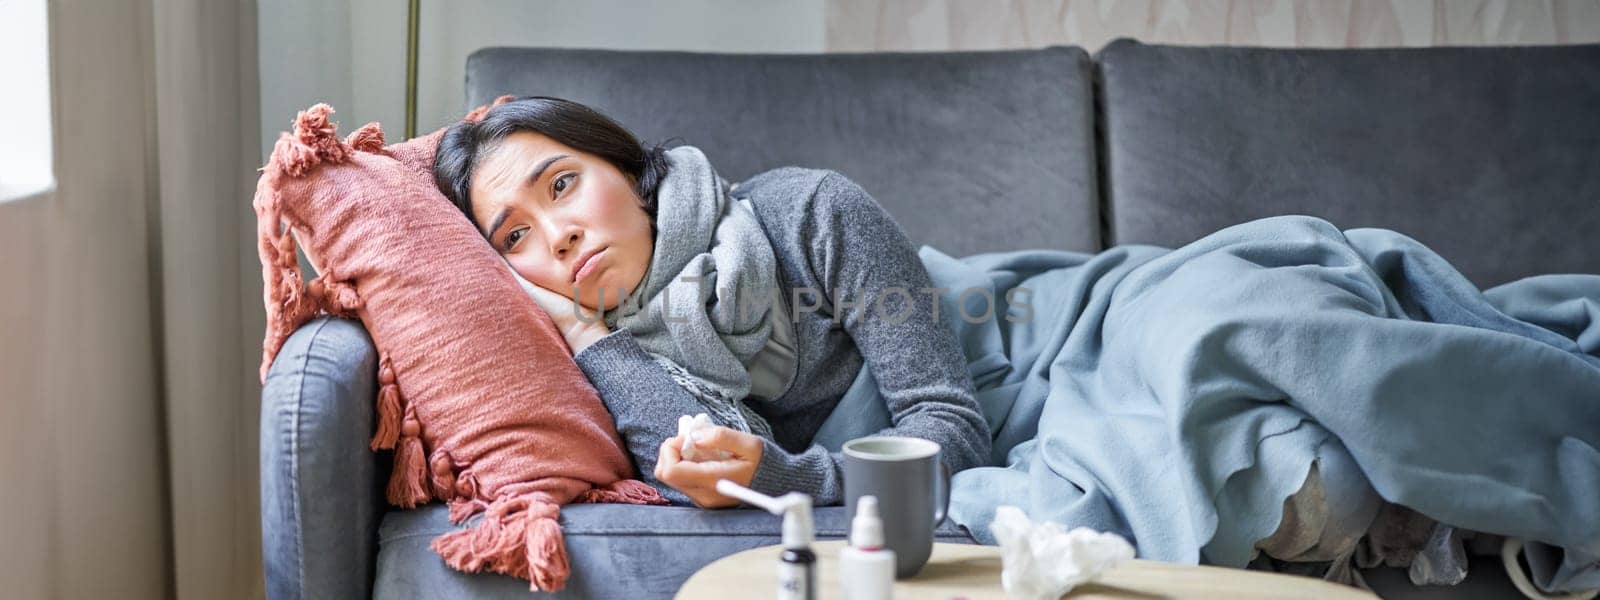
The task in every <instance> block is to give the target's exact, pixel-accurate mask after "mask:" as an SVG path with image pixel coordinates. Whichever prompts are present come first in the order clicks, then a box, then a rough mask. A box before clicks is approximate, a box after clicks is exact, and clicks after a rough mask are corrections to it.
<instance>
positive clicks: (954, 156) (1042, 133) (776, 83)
mask: <svg viewBox="0 0 1600 600" xmlns="http://www.w3.org/2000/svg"><path fill="white" fill-rule="evenodd" d="M1091 87H1092V85H1091V82H1090V63H1089V57H1088V55H1087V54H1086V53H1085V52H1084V51H1083V50H1081V49H1078V48H1062V47H1056V48H1046V49H1041V50H1025V51H1006V52H966V53H915V54H896V53H880V54H823V55H795V54H788V55H781V54H774V55H756V54H739V55H734V54H704V53H689V52H638V51H606V50H571V49H544V48H488V49H483V50H479V51H477V52H476V53H474V54H473V55H472V56H471V57H469V58H468V59H467V99H466V106H476V105H479V104H483V103H485V102H488V101H490V100H491V99H493V98H495V97H496V96H499V95H501V94H513V95H518V96H523V95H546V96H558V97H562V98H566V99H568V100H573V101H577V102H581V103H584V104H587V105H589V106H591V107H593V108H595V109H597V110H599V111H600V112H602V113H605V114H606V115H608V116H610V117H612V118H614V119H616V120H617V121H618V122H620V123H622V124H623V125H624V126H626V127H628V128H629V129H631V130H632V131H633V132H634V133H635V134H636V135H638V136H639V137H640V138H641V139H643V140H645V141H646V142H647V143H651V142H663V141H668V140H669V138H677V139H676V140H672V143H671V145H677V144H679V143H683V144H690V145H694V146H697V147H699V148H700V149H702V150H704V151H705V153H706V155H707V156H708V157H710V159H711V161H712V163H713V164H715V165H716V166H717V170H718V171H719V172H720V173H722V175H723V176H724V177H727V178H728V180H729V181H740V180H743V179H745V178H747V177H749V176H750V175H753V174H755V173H758V172H760V171H764V170H767V169H772V168H776V167H782V166H789V165H796V166H803V167H816V168H827V169H833V170H836V171H839V172H841V173H844V174H845V175H846V176H848V177H850V179H851V180H853V181H855V182H856V183H858V184H860V185H861V186H862V187H863V188H865V189H866V190H867V192H869V193H871V194H872V195H873V197H875V198H877V200H878V201H879V202H880V203H881V204H883V205H884V206H885V207H886V208H887V209H888V210H889V212H890V213H891V214H893V215H894V217H895V220H896V221H898V222H899V223H900V225H901V226H902V227H904V228H905V229H906V231H907V233H908V234H909V235H910V237H911V240H912V242H913V243H917V244H931V245H933V246H936V247H938V248H939V249H941V250H944V251H945V252H947V253H952V254H956V255H961V254H969V253H974V252H983V251H996V250H1008V249H1016V248H1056V249H1066V250H1095V249H1097V248H1098V247H1099V245H1100V240H1099V235H1098V231H1099V214H1098V211H1097V208H1096V204H1097V196H1098V194H1097V191H1096V189H1095V167H1094V165H1095V158H1094V138H1093V131H1094V130H1093V121H1092V118H1093V110H1092V105H1091Z"/></svg>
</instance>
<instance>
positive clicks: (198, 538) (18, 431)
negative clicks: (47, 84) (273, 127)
mask: <svg viewBox="0 0 1600 600" xmlns="http://www.w3.org/2000/svg"><path fill="white" fill-rule="evenodd" d="M49 36H50V61H51V90H50V92H51V97H52V105H53V115H52V118H53V121H54V124H53V128H52V130H53V134H54V142H55V153H54V163H55V171H56V181H57V187H56V190H55V191H54V192H53V193H50V194H47V195H44V196H40V197H35V198H31V199H28V200H24V201H20V202H9V203H3V204H0V325H3V331H0V540H3V541H0V586H3V589H0V596H3V597H6V598H167V597H173V596H177V597H183V598H255V597H261V596H263V593H262V584H261V560H260V534H259V517H258V516H257V514H258V509H257V504H258V502H257V483H256V482H257V475H256V472H257V461H256V439H257V436H256V423H257V410H258V406H259V395H260V394H259V389H258V386H257V385H256V383H255V381H256V377H255V361H257V360H259V356H260V349H259V339H260V333H261V315H260V313H261V300H260V291H259V290H260V283H259V282H260V279H259V276H258V275H257V273H258V272H259V271H258V267H256V259H255V254H254V240H255V234H254V227H253V221H254V217H253V214H252V212H251V208H250V203H249V200H250V190H251V189H252V187H253V183H254V180H255V174H254V168H255V167H256V166H258V163H259V145H258V142H259V133H258V131H259V130H258V127H257V124H258V123H259V116H258V114H257V109H256V105H257V102H258V90H257V87H256V86H257V83H256V82H257V81H258V80H257V66H256V58H257V57H256V51H255V40H256V6H255V3H254V2H253V1H249V0H246V1H238V0H229V1H226V2H212V1H202V0H129V1H116V2H106V1H101V0H52V1H51V2H50V4H49Z"/></svg>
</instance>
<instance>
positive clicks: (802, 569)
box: [717, 479, 817, 600]
mask: <svg viewBox="0 0 1600 600" xmlns="http://www.w3.org/2000/svg"><path fill="white" fill-rule="evenodd" d="M717 491H718V492H720V493H721V494H722V495H724V496H728V497H731V498H738V499H739V500H742V501H744V502H745V503H748V504H751V505H754V506H759V507H761V508H764V509H766V510H767V512H770V513H772V514H775V515H783V554H780V555H779V556H778V599H779V600H816V597H817V553H815V552H812V551H811V542H812V541H813V540H815V539H816V528H815V526H814V525H813V524H812V522H811V496H807V495H805V494H801V493H798V492H789V493H787V494H784V495H783V496H780V497H778V498H773V497H772V496H768V495H766V494H763V493H760V492H757V491H755V490H752V489H750V488H747V487H744V486H742V485H739V484H737V483H734V482H732V481H728V480H726V479H723V480H721V481H718V482H717Z"/></svg>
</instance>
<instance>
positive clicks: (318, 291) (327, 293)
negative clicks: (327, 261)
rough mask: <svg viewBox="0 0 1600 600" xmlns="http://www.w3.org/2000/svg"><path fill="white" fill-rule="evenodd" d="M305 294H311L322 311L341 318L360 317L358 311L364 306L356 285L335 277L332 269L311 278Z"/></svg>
mask: <svg viewBox="0 0 1600 600" xmlns="http://www.w3.org/2000/svg"><path fill="white" fill-rule="evenodd" d="M306 294H307V295H308V296H311V297H312V298H313V299H314V300H315V302H316V305H317V306H319V307H321V308H322V310H323V311H325V312H327V313H328V314H330V315H333V316H336V317H339V318H342V319H355V318H360V316H361V315H360V311H361V309H362V308H363V307H364V306H365V303H363V302H362V300H361V294H359V293H357V292H356V286H355V285H353V284H351V283H350V282H349V281H341V280H339V279H336V278H335V277H334V276H333V271H328V272H326V273H323V274H322V275H320V276H318V277H317V278H316V279H313V280H311V284H310V285H309V286H307V287H306Z"/></svg>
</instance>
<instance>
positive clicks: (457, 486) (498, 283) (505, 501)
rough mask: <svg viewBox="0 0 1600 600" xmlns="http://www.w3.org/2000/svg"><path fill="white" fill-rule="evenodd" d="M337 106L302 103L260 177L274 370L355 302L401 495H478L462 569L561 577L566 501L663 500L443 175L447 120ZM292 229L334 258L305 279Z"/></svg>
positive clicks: (447, 540)
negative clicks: (288, 345)
mask: <svg viewBox="0 0 1600 600" xmlns="http://www.w3.org/2000/svg"><path fill="white" fill-rule="evenodd" d="M332 112H333V110H332V109H331V108H329V107H328V106H327V105H325V104H318V105H316V106H314V107H312V108H311V109H309V110H307V111H304V112H302V113H300V114H299V116H298V117H297V118H296V119H295V123H294V131H293V132H292V133H285V134H283V136H282V137H281V139H279V141H278V142H277V146H276V147H275V148H274V149H273V152H272V157H271V159H270V160H269V161H268V163H267V165H266V166H265V167H263V168H262V175H261V179H260V181H259V182H258V184H257V186H256V195H255V202H254V204H255V210H256V217H257V226H258V233H259V235H260V253H261V263H262V276H263V279H264V281H265V291H264V296H265V301H266V309H267V317H268V318H267V331H266V339H265V341H264V343H263V357H262V358H263V361H262V365H261V373H262V376H263V378H264V377H265V375H266V372H267V369H268V367H270V366H271V363H272V359H273V357H274V356H275V355H276V353H277V351H278V349H279V348H280V347H281V346H282V345H283V342H284V340H285V339H287V338H288V336H289V334H290V333H292V332H293V331H294V330H295V328H297V327H298V326H299V325H300V324H301V323H304V322H305V321H306V320H307V319H309V318H311V317H313V316H315V315H317V314H318V313H321V312H328V313H332V314H336V315H341V316H356V317H359V318H360V319H361V321H362V323H364V324H365V325H366V327H367V330H368V331H369V332H370V333H371V334H372V339H373V342H374V343H375V345H376V346H377V348H378V352H379V374H378V377H379V383H380V385H381V386H382V387H381V388H380V392H379V395H378V431H377V433H376V434H375V435H374V436H373V438H372V448H373V449H374V450H379V449H388V448H393V449H394V450H395V454H394V468H393V472H392V474H391V477H390V480H389V485H388V490H387V492H388V493H387V495H388V499H389V502H391V503H393V504H395V505H397V506H401V507H405V508H411V507H414V506H416V505H418V504H421V503H425V502H427V501H429V499H430V498H432V499H438V500H441V501H444V502H448V503H449V507H450V516H451V520H452V521H454V522H456V523H461V522H463V521H465V520H467V518H468V517H471V516H473V515H476V514H479V513H482V514H483V516H482V517H481V518H480V519H479V520H478V521H477V522H476V523H475V524H473V526H471V527H469V528H464V529H459V530H456V531H454V532H451V533H448V534H445V535H442V536H440V537H439V538H437V539H435V540H434V541H433V544H432V546H433V549H434V551H436V552H438V553H439V554H440V556H442V557H444V559H445V562H446V563H448V564H449V565H450V566H451V567H454V568H456V569H459V570H463V571H468V572H476V571H481V570H490V571H494V572H497V573H504V574H508V575H513V576H517V577H522V578H526V579H529V580H530V581H531V582H532V587H533V589H537V590H558V589H560V588H561V587H562V585H563V583H564V582H565V580H566V577H567V574H568V572H569V567H568V564H567V559H566V553H565V548H564V546H563V543H562V538H561V532H560V528H559V526H558V525H557V521H556V517H557V514H558V508H557V507H558V506H559V505H561V504H565V503H568V502H629V503H650V504H665V503H666V501H665V500H664V499H662V498H661V497H660V495H659V494H657V493H656V491H655V490H654V489H653V488H651V487H649V486H648V485H645V484H644V483H642V482H639V481H637V480H634V479H630V478H631V477H632V476H633V467H632V464H631V463H630V462H629V457H628V454H627V452H626V450H625V449H624V447H623V444H622V441H621V439H620V437H619V436H618V435H617V432H616V428H615V425H614V424H613V422H612V421H611V417H610V415H609V414H607V413H606V410H605V407H604V406H603V405H602V404H601V402H600V399H599V396H598V395H597V394H596V393H595V391H594V388H593V387H591V386H590V385H589V383H588V381H587V380H586V379H584V377H583V374H582V372H581V371H579V370H578V367H577V365H576V364H575V363H574V362H573V361H572V357H571V355H570V354H569V352H568V350H567V348H566V342H565V341H564V340H563V338H562V337H561V335H560V334H559V332H558V331H557V330H556V328H555V326H554V324H553V323H552V322H551V321H550V318H549V316H548V315H546V314H545V313H544V312H543V311H541V310H540V309H539V308H538V306H537V305H536V304H534V301H533V300H532V299H531V298H529V297H528V295H527V294H525V293H523V291H522V289H521V288H520V286H519V285H518V284H517V282H516V280H515V278H514V277H513V275H512V272H511V270H510V268H509V267H508V266H507V265H506V263H505V261H504V260H502V259H501V258H500V257H499V256H498V255H496V254H495V253H494V251H493V250H492V249H491V248H490V246H489V244H488V243H487V242H486V241H484V239H483V238H482V236H480V235H479V234H478V232H477V230H476V229H475V228H474V227H473V226H472V224H471V223H470V222H469V221H468V220H467V219H466V217H465V216H463V215H462V214H461V212H460V211H459V210H457V209H456V207H455V206H454V205H452V204H451V203H450V202H449V201H448V200H446V199H445V198H444V196H443V195H442V194H441V193H440V192H439V191H438V189H437V188H435V187H434V184H433V179H432V176H431V173H430V169H431V167H432V163H433V153H434V150H435V148H436V147H437V145H438V141H439V138H440V137H441V136H442V134H443V130H442V129H441V130H440V131H438V132H435V133H433V134H431V135H428V136H424V137H420V138H417V139H413V140H411V141H408V142H405V143H401V144H395V145H392V146H388V147H384V146H383V133H382V131H380V130H379V128H378V126H377V124H376V123H372V124H368V125H366V126H364V127H362V128H361V129H359V130H357V131H356V132H354V133H352V134H351V135H350V137H349V138H348V139H346V140H341V139H339V138H338V137H337V135H336V133H335V127H334V125H333V124H332V123H330V122H329V121H328V116H329V114H330V113H332ZM481 115H482V110H481V109H480V110H479V111H474V113H473V114H472V115H469V117H468V118H481ZM285 226H287V228H285ZM291 232H292V235H291ZM297 240H298V242H299V243H302V244H305V246H306V249H307V253H308V254H310V255H313V256H315V257H316V258H317V261H318V263H319V266H320V267H321V268H322V270H323V271H322V274H321V275H320V276H319V277H317V278H316V279H315V280H313V281H311V282H309V283H302V279H301V276H300V272H299V268H298V264H297V262H296V259H295V252H296V242H297Z"/></svg>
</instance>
